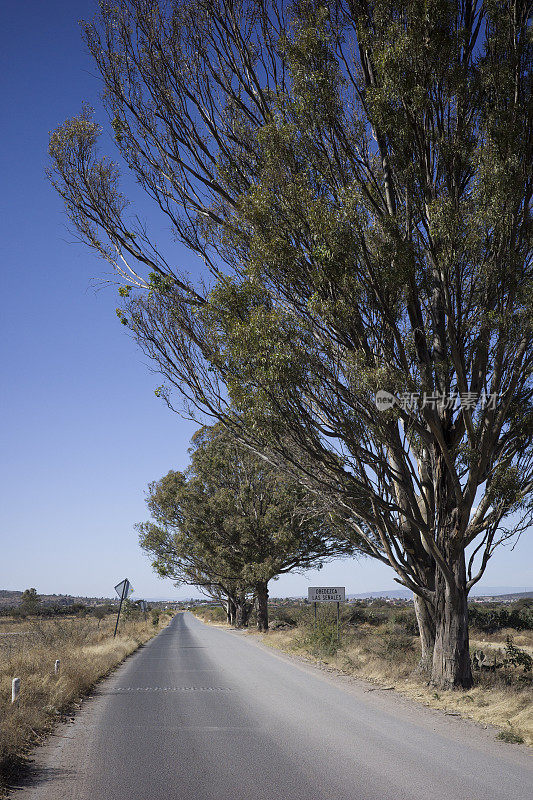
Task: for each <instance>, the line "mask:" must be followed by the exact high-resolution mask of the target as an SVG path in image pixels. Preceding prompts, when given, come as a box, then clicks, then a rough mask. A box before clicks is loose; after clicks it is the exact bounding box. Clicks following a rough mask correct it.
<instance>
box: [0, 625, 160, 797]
mask: <svg viewBox="0 0 533 800" xmlns="http://www.w3.org/2000/svg"><path fill="white" fill-rule="evenodd" d="M170 616H171V615H168V614H166V615H165V614H163V615H161V616H160V618H159V622H158V623H157V624H156V625H154V624H152V619H151V618H150V617H149V618H148V620H147V621H145V620H144V619H142V618H141V619H135V620H132V619H126V620H124V621H122V620H121V623H120V628H119V632H118V634H117V637H116V638H115V639H113V629H114V624H115V616H114V615H113V616H109V617H106V618H104V619H103V620H102V621H101V623H100V626H98V623H97V620H96V619H94V618H90V617H86V618H70V619H68V618H59V619H56V620H53V619H52V620H44V621H40V620H33V621H32V620H25V621H22V622H18V623H17V622H12V621H10V620H3V622H2V625H1V627H0V634H4V635H0V792H1V789H2V781H4V784H5V781H6V779H7V777H8V776H9V773H10V771H11V770H12V768H13V765H16V764H17V762H18V761H19V760H20V759H21V757H22V756H23V755H24V754H25V753H26V752H27V751H28V750H29V748H31V746H32V745H33V744H35V743H36V742H37V741H38V740H39V739H40V738H41V737H42V735H43V734H45V733H46V732H47V731H49V730H50V729H51V727H52V726H53V724H54V722H55V721H56V720H57V719H58V718H59V717H60V715H61V713H62V712H65V711H66V710H68V709H69V707H72V705H73V703H74V702H75V701H76V700H78V699H80V698H81V697H82V696H83V695H84V694H86V693H87V692H88V691H89V690H90V688H91V687H92V686H94V684H95V683H96V682H97V681H98V680H99V679H100V678H102V677H103V676H104V675H107V674H108V673H109V672H111V671H112V670H113V669H114V668H115V667H116V666H117V665H118V664H119V663H120V662H121V661H123V660H124V659H125V658H126V656H128V655H129V654H130V653H132V652H133V651H134V650H136V649H137V648H138V647H139V646H140V645H141V644H143V643H144V642H146V641H148V639H150V638H152V636H154V635H155V634H156V633H157V632H158V631H159V630H160V629H161V627H163V626H164V625H166V624H167V623H168V621H169V619H170ZM6 631H9V633H8V635H5V632H6ZM56 659H60V662H61V666H60V672H59V675H55V674H54V662H55V660H56ZM13 678H20V679H21V692H20V697H19V700H18V701H17V702H16V703H15V704H14V705H12V704H11V682H12V679H13Z"/></svg>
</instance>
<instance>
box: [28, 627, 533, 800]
mask: <svg viewBox="0 0 533 800" xmlns="http://www.w3.org/2000/svg"><path fill="white" fill-rule="evenodd" d="M368 689H369V687H368V686H365V684H363V683H362V682H348V681H347V682H346V685H344V684H343V681H342V679H340V678H334V677H330V676H328V675H327V674H326V673H323V672H321V671H319V670H317V669H316V668H315V667H313V666H310V665H309V666H306V665H305V664H304V663H303V662H298V661H295V660H293V659H291V658H289V657H287V656H284V655H282V654H279V653H277V652H276V651H271V650H270V649H269V648H267V647H265V646H263V645H260V644H258V643H257V642H256V640H255V639H252V637H247V636H245V635H243V634H241V633H239V632H232V631H227V630H223V629H221V628H217V627H212V626H207V625H205V624H203V623H202V622H200V621H199V620H197V619H196V618H195V617H193V616H192V615H191V614H188V613H187V614H180V615H178V616H176V617H174V619H173V620H172V622H171V623H170V625H169V626H168V627H167V628H165V629H164V630H163V631H162V632H161V633H160V634H159V635H158V636H157V637H156V638H154V639H153V640H152V641H151V642H150V643H149V644H147V645H146V646H145V647H143V648H141V650H140V651H138V652H137V654H135V655H134V656H132V657H131V658H130V659H128V661H127V662H126V663H125V664H123V665H122V666H121V667H120V668H119V669H118V670H117V671H116V672H115V673H114V674H113V676H112V677H111V678H109V679H108V680H106V681H105V682H103V683H102V684H101V685H100V686H99V688H98V689H97V691H96V692H95V694H94V696H92V697H91V698H89V699H88V700H87V701H86V702H85V703H84V704H83V706H82V708H81V710H80V711H79V713H78V714H77V715H76V718H75V721H74V722H73V723H72V724H70V725H68V724H65V725H62V726H61V727H60V728H59V729H58V731H57V733H56V735H55V736H54V737H52V739H51V740H50V742H49V743H48V744H47V745H45V746H44V747H42V748H40V749H39V751H38V752H37V754H36V764H35V770H34V775H33V776H32V778H31V780H30V781H29V783H28V784H27V785H26V786H23V787H20V788H19V789H17V790H16V791H15V792H14V797H15V798H16V799H17V800H67V799H68V800H511V799H512V800H531V798H532V797H533V771H532V762H533V759H532V758H531V751H528V749H527V748H525V747H517V746H516V745H508V744H505V743H503V742H497V741H495V738H494V731H493V730H490V731H488V730H483V729H481V728H480V727H478V726H476V725H475V724H474V723H470V722H468V721H464V720H461V719H458V718H456V717H451V716H445V715H444V714H442V713H439V712H436V711H432V710H430V709H426V708H423V707H421V706H417V705H414V704H412V703H410V702H408V701H407V700H405V699H403V698H401V697H399V696H398V695H396V694H395V693H394V692H386V691H379V690H377V691H369V690H368Z"/></svg>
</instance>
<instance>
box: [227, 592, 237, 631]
mask: <svg viewBox="0 0 533 800" xmlns="http://www.w3.org/2000/svg"><path fill="white" fill-rule="evenodd" d="M226 617H227V620H228V624H229V625H235V600H234V599H233V597H228V600H227V603H226Z"/></svg>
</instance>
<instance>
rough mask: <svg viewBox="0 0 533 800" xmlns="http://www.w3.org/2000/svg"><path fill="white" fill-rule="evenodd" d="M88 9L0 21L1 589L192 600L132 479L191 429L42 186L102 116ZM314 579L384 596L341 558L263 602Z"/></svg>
mask: <svg viewBox="0 0 533 800" xmlns="http://www.w3.org/2000/svg"><path fill="white" fill-rule="evenodd" d="M93 9H94V5H93V3H92V2H90V0H71V2H68V3H67V2H64V0H62V1H60V0H47V2H43V1H42V0H19V2H12V3H6V4H4V7H3V13H2V32H1V36H2V39H3V41H2V46H1V54H2V55H1V57H2V59H3V64H2V71H1V81H2V84H3V86H2V96H3V116H4V120H3V125H2V148H1V153H0V158H1V161H2V163H1V174H2V178H3V191H2V208H1V214H0V225H1V226H2V228H3V230H2V239H1V241H2V256H1V269H2V273H3V277H2V286H3V302H2V314H1V330H0V333H1V341H2V345H3V348H2V349H3V354H2V374H3V378H2V382H3V385H2V394H1V397H2V414H1V422H2V445H1V447H2V464H1V470H2V474H1V487H2V506H1V523H0V524H1V528H0V530H1V537H2V558H1V563H0V588H11V589H24V588H27V587H29V586H35V587H36V588H37V590H38V591H40V592H42V593H52V592H56V593H72V594H82V595H110V594H111V593H112V591H113V585H114V584H115V583H117V582H118V581H119V580H120V579H122V578H123V577H125V576H127V577H129V578H130V580H131V581H132V583H133V585H134V587H135V589H136V596H137V597H143V596H144V597H154V596H169V597H180V596H191V595H192V594H193V590H189V589H175V588H174V587H173V585H172V583H171V582H170V581H168V580H167V581H162V580H160V579H158V578H157V577H156V576H155V575H153V573H152V571H151V568H150V565H149V563H148V561H147V559H146V557H145V556H144V555H143V553H142V552H141V551H140V549H139V547H138V545H137V538H136V534H135V531H134V530H133V525H134V523H135V522H137V521H139V520H143V519H145V518H146V512H145V507H144V490H145V487H146V485H147V483H148V482H149V481H151V480H154V479H157V478H159V477H161V476H162V475H163V474H164V473H165V472H167V471H168V470H169V469H170V468H182V467H184V466H185V465H186V463H187V447H188V442H189V439H190V436H191V434H192V433H193V431H194V426H193V425H192V424H191V423H188V422H185V421H184V420H183V419H181V418H180V417H178V416H176V415H174V414H172V413H171V412H170V411H168V410H167V408H166V406H165V405H164V404H163V403H162V401H161V400H158V399H157V398H156V397H155V396H154V388H155V387H156V386H157V385H158V384H159V383H160V382H161V380H160V379H158V376H156V375H153V374H151V373H150V372H149V369H148V366H147V365H146V363H145V361H144V358H143V356H142V355H141V354H140V353H139V352H138V351H137V349H136V347H135V345H134V344H133V343H132V341H131V340H130V339H129V338H128V335H127V332H126V331H125V329H124V328H123V326H121V325H120V324H119V322H118V320H117V318H116V316H115V307H116V306H117V305H118V303H117V296H116V290H114V289H112V288H111V287H104V288H102V289H101V290H99V291H96V285H95V283H94V281H92V279H93V278H101V277H102V275H103V274H104V271H105V269H106V265H105V264H104V263H103V262H101V261H99V260H97V259H96V257H94V256H93V255H92V254H91V253H89V251H87V250H85V249H83V247H82V246H81V245H76V244H72V243H69V240H70V239H71V237H70V236H69V234H68V232H67V231H66V228H65V217H64V215H63V213H62V208H61V204H60V202H59V200H58V198H56V196H55V195H54V193H53V192H52V190H51V189H50V187H49V185H48V183H47V182H46V180H45V177H44V169H45V166H46V161H47V155H46V150H47V140H48V133H49V131H50V130H52V129H53V128H55V127H56V126H57V125H58V124H59V123H61V122H63V120H64V119H65V118H67V117H69V116H73V115H74V114H76V113H78V111H79V110H80V108H81V103H82V100H86V101H88V102H89V103H90V104H92V105H94V106H95V107H96V109H97V117H99V119H100V120H101V121H103V119H104V118H103V115H102V114H101V113H99V112H98V106H99V103H98V92H99V84H98V80H97V78H96V76H95V74H94V70H93V67H92V64H91V62H90V59H89V56H88V55H87V54H86V53H85V51H84V46H83V44H82V42H81V38H80V31H79V27H78V19H80V18H82V17H85V18H88V17H90V16H92V13H93ZM176 258H180V261H181V259H182V258H183V252H182V251H181V252H180V251H178V250H177V251H176ZM190 268H191V270H194V269H195V264H194V263H193V262H191V264H190ZM532 555H533V537H531V536H529V537H524V538H523V541H522V542H521V543H520V544H519V545H518V546H517V548H516V549H515V551H514V552H510V551H509V550H508V549H507V550H505V551H502V553H501V554H500V555H499V556H497V557H495V558H494V560H493V562H492V563H491V565H489V568H488V570H487V573H486V577H485V579H484V582H483V583H484V584H485V585H486V586H515V587H525V586H530V585H531V584H533V579H532V574H531V562H532ZM315 583H321V584H323V585H326V584H331V585H333V584H342V585H346V587H347V589H348V591H349V592H363V591H370V590H376V589H385V588H394V586H395V584H394V582H393V573H392V571H391V570H389V569H388V568H386V567H384V566H381V565H379V564H377V563H374V562H370V561H363V562H359V563H357V562H346V561H345V562H336V563H335V564H332V565H330V566H328V567H326V568H325V569H324V570H323V571H322V573H321V574H320V576H319V577H317V575H316V574H315V575H313V574H312V573H310V574H308V575H307V576H306V577H302V576H286V577H283V578H282V579H281V580H280V581H279V582H277V583H276V584H273V585H272V589H271V593H272V594H274V595H285V594H288V595H295V594H301V593H304V592H306V587H307V586H308V585H313V584H315Z"/></svg>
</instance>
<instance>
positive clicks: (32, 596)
mask: <svg viewBox="0 0 533 800" xmlns="http://www.w3.org/2000/svg"><path fill="white" fill-rule="evenodd" d="M40 606H41V598H40V597H39V595H38V594H37V590H36V589H34V588H31V589H25V590H24V592H23V593H22V600H21V603H20V611H21V613H23V614H30V615H31V614H37V613H38V612H39V609H40Z"/></svg>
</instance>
